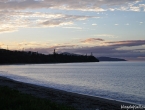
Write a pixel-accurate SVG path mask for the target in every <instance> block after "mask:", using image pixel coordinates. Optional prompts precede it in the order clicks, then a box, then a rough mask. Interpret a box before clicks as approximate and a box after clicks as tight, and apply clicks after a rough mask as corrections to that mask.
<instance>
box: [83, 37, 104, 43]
mask: <svg viewBox="0 0 145 110" xmlns="http://www.w3.org/2000/svg"><path fill="white" fill-rule="evenodd" d="M99 41H104V40H103V39H101V38H88V39H85V40H82V41H81V43H95V42H99Z"/></svg>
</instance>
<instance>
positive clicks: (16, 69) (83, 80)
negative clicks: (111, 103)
mask: <svg viewBox="0 0 145 110" xmlns="http://www.w3.org/2000/svg"><path fill="white" fill-rule="evenodd" d="M0 76H5V77H8V78H11V79H14V80H17V81H21V82H27V83H32V84H37V85H41V86H46V87H52V88H56V89H61V90H65V91H69V92H75V93H79V94H86V95H91V96H97V97H103V98H107V99H112V100H119V101H123V102H131V103H136V104H142V105H145V62H99V63H65V64H31V65H1V66H0Z"/></svg>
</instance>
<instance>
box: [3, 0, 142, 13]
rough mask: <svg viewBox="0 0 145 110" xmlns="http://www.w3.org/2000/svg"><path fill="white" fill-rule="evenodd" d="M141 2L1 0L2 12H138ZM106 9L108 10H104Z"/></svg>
mask: <svg viewBox="0 0 145 110" xmlns="http://www.w3.org/2000/svg"><path fill="white" fill-rule="evenodd" d="M138 2H141V0H89V1H88V0H79V1H77V2H76V0H61V1H60V0H0V10H1V9H2V10H3V9H6V10H7V9H8V10H24V9H41V8H50V9H61V10H80V11H106V10H111V11H114V10H121V9H122V8H121V7H122V6H124V7H126V8H124V9H126V10H131V11H136V10H137V8H140V7H144V5H140V6H136V7H135V6H134V5H136V4H137V3H138ZM104 7H106V8H104Z"/></svg>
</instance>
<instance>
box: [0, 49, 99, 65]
mask: <svg viewBox="0 0 145 110" xmlns="http://www.w3.org/2000/svg"><path fill="white" fill-rule="evenodd" d="M73 62H99V60H98V59H97V58H95V57H94V56H92V55H91V56H86V55H66V54H57V53H53V54H49V55H45V54H41V53H38V52H31V51H28V52H26V51H11V50H5V49H0V64H40V63H73Z"/></svg>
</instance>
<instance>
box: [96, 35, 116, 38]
mask: <svg viewBox="0 0 145 110" xmlns="http://www.w3.org/2000/svg"><path fill="white" fill-rule="evenodd" d="M94 36H98V37H109V38H117V36H115V35H113V34H98V35H94Z"/></svg>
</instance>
